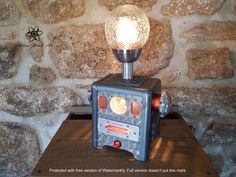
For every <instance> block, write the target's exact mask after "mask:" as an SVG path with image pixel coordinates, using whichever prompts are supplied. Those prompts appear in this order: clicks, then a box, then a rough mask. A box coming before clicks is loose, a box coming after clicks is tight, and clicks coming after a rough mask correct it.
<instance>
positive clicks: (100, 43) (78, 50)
mask: <svg viewBox="0 0 236 177" xmlns="http://www.w3.org/2000/svg"><path fill="white" fill-rule="evenodd" d="M48 37H49V39H50V41H51V43H52V44H53V46H52V47H50V48H49V54H50V56H51V58H52V59H53V61H54V63H55V65H56V67H57V68H58V70H59V73H60V75H61V76H62V77H65V78H87V77H103V76H105V75H107V74H109V73H110V72H115V71H117V69H119V64H117V63H118V62H117V61H116V60H115V59H114V58H113V56H112V54H111V49H110V48H109V47H108V44H107V42H106V39H105V33H104V26H103V25H82V26H68V27H64V28H60V29H58V30H57V31H55V32H52V33H50V34H49V35H48Z"/></svg>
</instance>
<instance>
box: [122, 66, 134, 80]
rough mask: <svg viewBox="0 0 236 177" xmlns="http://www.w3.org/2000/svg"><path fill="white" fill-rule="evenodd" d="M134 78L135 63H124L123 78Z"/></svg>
mask: <svg viewBox="0 0 236 177" xmlns="http://www.w3.org/2000/svg"><path fill="white" fill-rule="evenodd" d="M132 78H133V63H123V79H127V80H128V79H132Z"/></svg>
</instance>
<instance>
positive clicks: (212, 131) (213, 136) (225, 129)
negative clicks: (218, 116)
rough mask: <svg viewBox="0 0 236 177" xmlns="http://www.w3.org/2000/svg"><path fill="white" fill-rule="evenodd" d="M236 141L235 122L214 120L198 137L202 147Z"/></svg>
mask: <svg viewBox="0 0 236 177" xmlns="http://www.w3.org/2000/svg"><path fill="white" fill-rule="evenodd" d="M234 141H236V124H235V125H233V124H230V123H226V122H214V123H212V125H211V126H210V127H209V129H207V130H206V132H205V133H204V134H203V136H202V137H201V138H200V142H201V145H202V146H203V147H205V146H207V145H209V144H214V145H222V144H227V143H232V142H234Z"/></svg>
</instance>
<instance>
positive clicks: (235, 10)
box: [230, 0, 236, 15]
mask: <svg viewBox="0 0 236 177" xmlns="http://www.w3.org/2000/svg"><path fill="white" fill-rule="evenodd" d="M230 2H231V8H232V12H233V13H234V14H235V15H236V1H235V0H231V1H230Z"/></svg>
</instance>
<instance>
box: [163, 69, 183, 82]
mask: <svg viewBox="0 0 236 177" xmlns="http://www.w3.org/2000/svg"><path fill="white" fill-rule="evenodd" d="M180 76H181V71H179V70H177V71H170V72H166V74H165V75H164V77H163V80H165V81H167V82H169V83H173V82H175V81H178V80H179V78H180Z"/></svg>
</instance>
